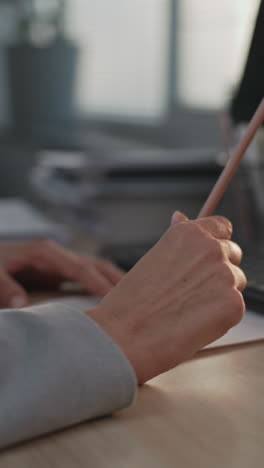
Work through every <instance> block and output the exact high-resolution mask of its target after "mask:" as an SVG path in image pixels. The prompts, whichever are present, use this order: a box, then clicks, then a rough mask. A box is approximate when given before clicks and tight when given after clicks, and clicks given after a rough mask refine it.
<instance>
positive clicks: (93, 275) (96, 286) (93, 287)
mask: <svg viewBox="0 0 264 468" xmlns="http://www.w3.org/2000/svg"><path fill="white" fill-rule="evenodd" d="M71 279H72V280H74V281H76V280H77V281H78V282H79V283H80V284H81V285H82V286H83V287H84V288H85V289H86V290H87V291H88V292H90V293H91V294H94V295H96V296H102V297H103V296H105V295H106V294H108V293H109V291H111V289H112V288H113V283H112V282H111V281H109V279H107V278H106V277H105V276H104V275H103V274H102V273H100V271H98V270H97V269H96V267H91V266H89V267H88V268H87V267H86V266H85V265H83V266H82V268H80V272H79V275H78V278H77V279H76V278H71Z"/></svg>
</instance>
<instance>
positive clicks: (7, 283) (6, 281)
mask: <svg viewBox="0 0 264 468" xmlns="http://www.w3.org/2000/svg"><path fill="white" fill-rule="evenodd" d="M0 304H1V306H2V307H10V308H12V309H15V308H16V309H20V308H21V307H24V306H26V305H27V304H28V296H27V293H26V291H25V290H24V289H23V288H22V287H21V286H20V285H19V284H18V283H17V282H16V281H15V280H13V278H11V276H9V275H8V273H6V272H5V271H4V270H2V269H1V270H0Z"/></svg>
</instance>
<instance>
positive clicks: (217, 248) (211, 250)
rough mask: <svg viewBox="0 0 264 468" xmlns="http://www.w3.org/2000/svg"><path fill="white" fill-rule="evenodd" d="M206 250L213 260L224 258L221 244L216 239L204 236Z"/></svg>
mask: <svg viewBox="0 0 264 468" xmlns="http://www.w3.org/2000/svg"><path fill="white" fill-rule="evenodd" d="M206 251H207V253H208V255H209V256H210V257H211V258H213V259H214V260H215V261H221V260H223V258H224V253H223V249H222V246H221V244H220V242H219V241H218V240H217V239H214V238H210V237H206Z"/></svg>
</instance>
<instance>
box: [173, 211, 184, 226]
mask: <svg viewBox="0 0 264 468" xmlns="http://www.w3.org/2000/svg"><path fill="white" fill-rule="evenodd" d="M181 219H182V217H181V213H179V211H175V213H173V215H172V217H171V224H176V223H178V222H179V221H181Z"/></svg>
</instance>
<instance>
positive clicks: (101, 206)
mask: <svg viewBox="0 0 264 468" xmlns="http://www.w3.org/2000/svg"><path fill="white" fill-rule="evenodd" d="M260 4H261V2H260V1H259V0H250V1H248V0H232V2H230V1H229V0H222V1H221V2H212V1H211V0H203V1H202V2H201V1H199V0H115V1H109V0H96V1H95V0H68V1H66V0H65V1H63V0H57V1H56V0H0V158H1V160H0V197H2V198H6V197H9V198H10V197H19V198H22V199H24V200H27V201H30V202H31V203H33V204H37V205H38V206H39V207H40V206H41V207H42V208H43V209H45V210H46V212H47V211H49V212H50V213H53V216H54V213H55V217H58V219H60V221H63V222H64V223H66V224H68V225H71V226H73V225H74V226H76V227H77V228H78V229H81V230H84V231H86V232H93V233H95V235H101V236H102V238H103V237H104V238H105V239H106V238H107V239H108V240H109V239H110V238H111V236H112V239H113V242H112V243H113V244H116V243H117V244H118V243H119V242H121V241H128V240H129V241H130V242H132V241H133V239H137V237H139V240H140V241H141V240H143V241H144V242H145V240H149V238H150V237H151V239H152V241H154V240H155V239H156V238H157V236H158V235H160V233H161V232H162V230H163V229H164V228H165V227H166V225H167V223H168V219H169V215H170V213H171V212H172V211H173V209H174V208H180V209H183V210H185V211H187V214H188V215H190V216H191V215H192V216H195V214H196V213H197V210H198V208H199V207H200V205H201V203H202V202H203V201H204V199H205V197H206V195H207V194H208V192H209V190H210V188H211V186H212V185H213V183H214V182H215V180H216V178H217V176H218V174H219V171H220V169H221V164H219V154H220V153H221V152H223V151H225V149H226V146H228V145H229V144H230V145H232V143H233V141H234V138H235V135H236V132H238V133H239V131H238V130H239V128H240V126H241V124H242V126H243V124H244V123H246V121H247V120H249V118H250V117H251V115H252V113H253V110H254V108H255V107H256V104H257V102H258V101H259V100H260V96H263V92H262V89H263V84H261V85H259V86H261V90H260V91H259V92H258V94H257V96H253V95H252V96H251V95H250V91H248V92H247V96H248V97H249V99H248V102H247V103H246V106H245V105H244V107H243V106H242V107H243V109H244V108H245V107H246V109H249V110H248V111H245V112H244V113H243V111H242V110H241V106H240V107H239V105H238V108H239V109H240V110H241V112H240V113H239V111H238V112H237V106H235V104H236V102H235V99H236V97H237V96H238V94H239V90H240V87H241V80H242V78H243V73H244V71H245V67H246V64H247V61H248V57H249V50H250V46H251V44H252V37H253V34H254V31H255V25H256V19H257V15H258V12H259V8H260ZM262 10H263V5H262ZM259 21H260V20H259ZM261 21H262V23H261V25H262V31H263V29H264V24H263V13H262V17H261ZM262 37H263V32H262ZM255 55H256V54H255ZM262 56H263V53H262ZM262 69H263V66H262ZM261 73H262V75H261ZM261 73H260V72H257V73H256V74H258V75H259V77H260V76H261V77H263V71H262V72H261ZM251 75H252V65H251ZM259 80H260V78H259ZM262 83H263V81H262ZM256 87H257V85H256ZM259 89H260V87H259ZM250 96H251V97H250ZM234 103H235V104H234ZM244 104H245V103H244ZM232 106H233V114H232ZM220 159H221V158H220ZM253 159H254V157H253ZM135 200H136V201H137V203H136V204H135ZM154 200H155V202H154ZM142 201H144V203H145V204H144V203H143V202H142ZM132 205H133V206H132ZM228 205H230V204H228ZM47 207H48V210H47ZM128 207H129V209H128ZM229 208H230V206H229ZM140 209H141V212H140V211H139V210H140ZM242 211H243V210H242ZM0 214H1V213H0ZM121 215H122V216H123V218H122V216H121ZM118 223H119V224H118ZM120 223H121V224H120ZM131 223H132V225H131ZM144 223H145V227H144V229H143V230H142V233H141V235H139V234H138V233H139V231H140V229H141V227H142V225H143V224H144ZM117 225H119V226H120V225H122V230H124V231H125V232H126V234H124V235H123V236H122V235H120V236H117V235H116V233H114V231H117V230H119V231H120V229H117V228H116V226H117ZM135 226H136V227H135ZM147 226H148V227H147ZM144 230H145V232H143V231H144ZM150 233H152V234H150Z"/></svg>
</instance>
